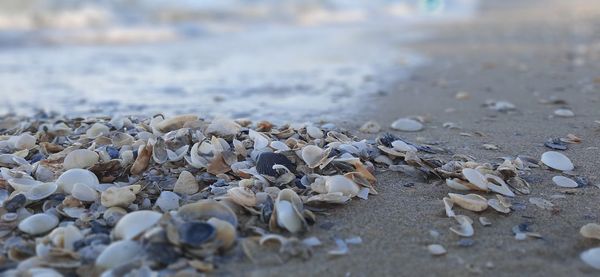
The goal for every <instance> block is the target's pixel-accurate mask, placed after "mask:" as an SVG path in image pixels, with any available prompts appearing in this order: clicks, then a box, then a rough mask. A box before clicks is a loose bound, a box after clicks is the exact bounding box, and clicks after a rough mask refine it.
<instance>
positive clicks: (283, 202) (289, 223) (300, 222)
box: [273, 189, 306, 233]
mask: <svg viewBox="0 0 600 277" xmlns="http://www.w3.org/2000/svg"><path fill="white" fill-rule="evenodd" d="M303 211H304V207H303V205H302V200H301V199H300V197H299V196H298V194H296V192H294V191H293V190H291V189H283V190H281V191H280V192H279V195H278V196H277V200H275V205H274V211H273V216H274V217H275V220H276V223H277V225H278V226H279V227H282V228H285V229H286V230H288V231H289V232H290V233H298V232H300V231H301V230H303V229H304V228H305V227H306V221H305V219H304V217H303Z"/></svg>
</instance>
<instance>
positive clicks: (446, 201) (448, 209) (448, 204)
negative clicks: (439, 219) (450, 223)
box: [442, 197, 456, 217]
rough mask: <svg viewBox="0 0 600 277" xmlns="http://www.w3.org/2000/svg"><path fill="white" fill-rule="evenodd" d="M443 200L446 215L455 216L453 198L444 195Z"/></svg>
mask: <svg viewBox="0 0 600 277" xmlns="http://www.w3.org/2000/svg"><path fill="white" fill-rule="evenodd" d="M442 201H443V202H444V210H446V215H447V216H448V217H455V216H456V214H455V213H454V211H453V210H452V207H453V206H454V202H452V200H451V199H450V198H448V197H444V198H443V199H442Z"/></svg>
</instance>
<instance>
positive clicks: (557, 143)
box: [544, 138, 567, 150]
mask: <svg viewBox="0 0 600 277" xmlns="http://www.w3.org/2000/svg"><path fill="white" fill-rule="evenodd" d="M544 145H545V146H546V147H548V148H550V149H554V150H567V144H566V143H565V142H563V141H561V140H560V139H557V138H556V139H549V140H547V141H546V142H545V143H544Z"/></svg>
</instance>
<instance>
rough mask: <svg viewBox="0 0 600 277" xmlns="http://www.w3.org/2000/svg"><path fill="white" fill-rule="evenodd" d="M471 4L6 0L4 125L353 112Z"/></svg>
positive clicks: (2, 19)
mask: <svg viewBox="0 0 600 277" xmlns="http://www.w3.org/2000/svg"><path fill="white" fill-rule="evenodd" d="M475 10H476V3H475V0H445V1H444V0H369V1H352V0H326V1H313V0H245V1H242V0H180V1H159V0H98V1H78V0H62V1H59V0H2V1H0V95H1V96H2V99H3V105H1V106H0V114H6V113H16V114H25V115H27V114H32V113H34V112H36V111H39V110H43V111H46V112H58V113H61V114H66V115H71V116H75V115H89V114H108V115H114V114H141V113H165V114H180V113H197V114H200V115H203V116H205V117H211V116H216V115H225V116H231V117H248V118H253V119H258V118H265V117H270V118H273V119H278V120H297V119H327V118H329V117H339V116H344V114H345V113H356V112H357V109H360V108H361V106H360V105H361V103H362V105H364V103H365V101H367V102H368V99H369V97H376V96H377V95H378V94H382V93H388V92H389V87H390V86H391V85H393V84H394V82H397V81H398V80H399V79H401V78H403V77H404V76H406V73H407V72H408V71H409V70H410V69H411V68H412V67H414V66H418V65H419V64H422V63H423V62H426V57H422V56H420V55H419V53H415V52H412V51H409V50H407V49H404V48H403V45H404V44H405V43H407V42H409V41H413V40H418V39H421V38H423V37H424V36H426V35H427V34H425V33H423V32H420V31H419V29H418V28H416V27H415V26H416V24H418V23H423V22H427V23H434V24H439V23H440V22H444V21H446V20H461V19H465V18H468V17H469V16H471V15H472V14H473V13H474V12H475Z"/></svg>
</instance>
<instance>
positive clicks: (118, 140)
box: [111, 132, 134, 148]
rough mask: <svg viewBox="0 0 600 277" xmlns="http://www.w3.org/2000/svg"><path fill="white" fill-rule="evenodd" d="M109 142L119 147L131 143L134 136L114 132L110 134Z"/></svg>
mask: <svg viewBox="0 0 600 277" xmlns="http://www.w3.org/2000/svg"><path fill="white" fill-rule="evenodd" d="M111 142H112V144H113V146H115V147H116V148H121V147H123V146H125V145H131V144H133V142H134V138H133V137H132V136H131V135H129V134H127V133H122V132H116V133H114V134H113V135H112V136H111Z"/></svg>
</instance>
